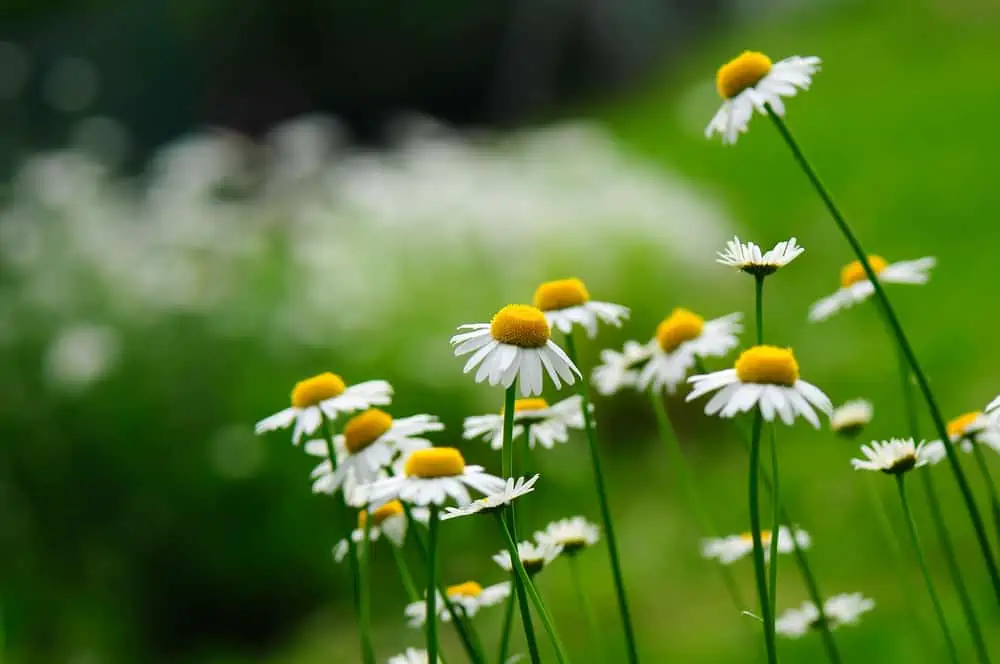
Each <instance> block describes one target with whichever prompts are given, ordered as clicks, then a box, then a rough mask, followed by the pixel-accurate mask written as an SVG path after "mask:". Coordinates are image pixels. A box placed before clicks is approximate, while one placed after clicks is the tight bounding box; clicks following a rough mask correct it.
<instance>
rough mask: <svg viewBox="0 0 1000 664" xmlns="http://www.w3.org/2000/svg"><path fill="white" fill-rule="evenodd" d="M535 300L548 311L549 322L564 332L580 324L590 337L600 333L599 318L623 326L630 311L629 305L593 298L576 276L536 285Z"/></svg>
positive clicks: (602, 321) (616, 325) (540, 307)
mask: <svg viewBox="0 0 1000 664" xmlns="http://www.w3.org/2000/svg"><path fill="white" fill-rule="evenodd" d="M533 304H534V305H535V306H536V307H537V308H538V309H540V310H541V311H542V312H544V313H545V318H546V319H547V320H548V321H549V325H551V326H552V327H554V328H556V329H557V330H559V331H560V332H562V333H563V334H569V333H570V332H572V331H573V326H574V325H579V326H581V327H582V328H583V329H584V330H586V331H587V336H588V337H591V338H593V337H595V336H596V335H597V324H598V322H601V323H607V324H609V325H614V326H615V327H621V325H622V320H623V319H625V318H628V314H629V310H628V307H623V306H621V305H620V304H612V303H610V302H595V301H594V300H591V299H590V293H589V292H588V291H587V287H586V286H584V285H583V282H582V281H580V280H579V279H576V278H572V279H558V280H556V281H546V282H545V283H544V284H542V285H541V286H539V287H538V288H536V289H535V297H534V299H533Z"/></svg>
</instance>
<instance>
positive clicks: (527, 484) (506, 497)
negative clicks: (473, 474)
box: [441, 475, 538, 521]
mask: <svg viewBox="0 0 1000 664" xmlns="http://www.w3.org/2000/svg"><path fill="white" fill-rule="evenodd" d="M537 481H538V475H535V476H534V477H532V478H531V479H529V480H526V479H525V478H523V477H519V478H517V480H514V478H513V477H511V478H508V479H507V483H506V485H505V486H504V488H503V489H501V490H500V491H497V492H496V493H491V494H489V495H487V496H484V497H482V498H479V499H478V500H473V501H472V502H471V503H469V504H468V505H464V506H462V507H446V508H445V509H444V514H442V515H441V520H442V521H446V520H448V519H455V518H457V517H460V516H470V515H472V514H479V513H480V512H484V513H490V512H493V511H495V510H497V509H500V508H501V507H503V506H504V505H509V504H510V503H512V502H514V501H515V500H516V499H517V498H520V497H521V496H523V495H526V494H529V493H531V492H532V491H534V490H535V482H537Z"/></svg>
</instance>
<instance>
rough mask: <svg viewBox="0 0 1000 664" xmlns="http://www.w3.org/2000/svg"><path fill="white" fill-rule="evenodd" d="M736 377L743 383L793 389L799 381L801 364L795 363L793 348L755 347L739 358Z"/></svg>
mask: <svg viewBox="0 0 1000 664" xmlns="http://www.w3.org/2000/svg"><path fill="white" fill-rule="evenodd" d="M736 377H737V378H739V379H740V382H741V383H761V384H768V385H786V386H788V387H791V386H792V385H794V384H795V381H797V380H798V379H799V363H798V362H796V361H795V355H793V354H792V349H791V348H778V347H777V346H754V347H753V348H748V349H746V350H745V351H743V352H742V353H741V354H740V356H739V358H737V360H736Z"/></svg>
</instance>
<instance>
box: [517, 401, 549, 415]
mask: <svg viewBox="0 0 1000 664" xmlns="http://www.w3.org/2000/svg"><path fill="white" fill-rule="evenodd" d="M548 407H549V402H548V401H546V400H545V399H517V400H515V401H514V412H515V413H530V412H531V411H533V410H545V409H546V408H548Z"/></svg>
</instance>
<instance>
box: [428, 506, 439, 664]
mask: <svg viewBox="0 0 1000 664" xmlns="http://www.w3.org/2000/svg"><path fill="white" fill-rule="evenodd" d="M430 509H431V514H430V523H429V524H428V525H429V527H430V535H429V536H428V541H429V544H428V547H427V548H428V551H427V613H426V614H425V615H426V620H425V621H424V622H425V624H426V625H427V661H428V662H436V661H437V656H438V633H437V623H438V615H437V596H438V590H437V584H438V581H437V539H438V528H439V527H440V524H441V520H440V519H439V518H438V506H437V505H435V504H433V503H432V504H431V508H430Z"/></svg>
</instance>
